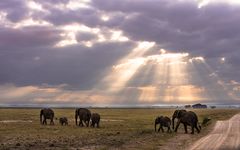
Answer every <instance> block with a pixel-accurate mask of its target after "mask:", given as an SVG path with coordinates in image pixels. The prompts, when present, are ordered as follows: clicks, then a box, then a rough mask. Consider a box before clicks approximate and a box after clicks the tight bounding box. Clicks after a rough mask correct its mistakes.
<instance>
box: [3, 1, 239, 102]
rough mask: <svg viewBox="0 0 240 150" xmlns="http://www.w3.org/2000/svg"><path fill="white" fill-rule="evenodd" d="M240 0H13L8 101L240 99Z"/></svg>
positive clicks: (6, 58)
mask: <svg viewBox="0 0 240 150" xmlns="http://www.w3.org/2000/svg"><path fill="white" fill-rule="evenodd" d="M239 58H240V2H239V1H238V0H4V1H1V2H0V104H64V105H74V104H78V105H158V104H185V103H197V102H202V103H220V104H236V103H239V102H240V59H239Z"/></svg>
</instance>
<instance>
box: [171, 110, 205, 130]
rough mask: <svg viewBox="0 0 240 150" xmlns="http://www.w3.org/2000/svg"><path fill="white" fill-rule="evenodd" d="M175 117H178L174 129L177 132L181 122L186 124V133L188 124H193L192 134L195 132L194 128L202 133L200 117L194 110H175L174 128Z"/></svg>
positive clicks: (173, 117)
mask: <svg viewBox="0 0 240 150" xmlns="http://www.w3.org/2000/svg"><path fill="white" fill-rule="evenodd" d="M175 118H177V119H178V122H177V125H176V128H175V130H174V131H175V132H177V129H178V127H179V125H180V123H182V124H183V125H184V129H185V133H187V126H191V128H192V132H191V134H194V128H195V129H196V130H197V132H198V133H200V129H201V126H199V125H198V117H197V115H196V114H195V113H194V112H192V111H186V110H175V112H174V113H173V116H172V127H173V129H174V120H175Z"/></svg>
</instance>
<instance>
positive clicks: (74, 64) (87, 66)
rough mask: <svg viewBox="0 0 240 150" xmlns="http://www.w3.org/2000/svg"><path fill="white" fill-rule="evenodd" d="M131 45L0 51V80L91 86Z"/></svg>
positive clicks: (108, 44)
mask: <svg viewBox="0 0 240 150" xmlns="http://www.w3.org/2000/svg"><path fill="white" fill-rule="evenodd" d="M132 47H133V44H132V43H102V44H97V45H94V46H93V47H92V48H87V47H84V46H68V47H64V48H52V49H50V48H48V49H41V48H33V49H32V48H28V49H25V50H23V51H21V52H19V51H18V49H16V50H15V51H12V52H6V53H1V54H2V55H0V58H1V59H0V62H1V63H0V64H1V65H0V66H1V68H2V69H1V73H0V74H1V75H0V83H1V84H5V83H12V82H13V83H15V84H17V85H21V86H23V85H41V84H43V83H47V84H50V85H51V84H52V85H58V84H69V85H71V86H73V87H75V88H79V89H89V88H93V87H94V85H95V84H96V83H97V82H98V81H99V80H100V79H101V78H102V77H103V75H104V73H105V72H106V71H107V69H109V67H110V68H111V65H112V64H114V63H115V62H116V61H117V60H118V59H119V58H121V57H123V56H124V55H125V54H127V53H128V52H129V51H130V50H131V49H132ZM36 57H37V58H38V59H37V60H36V59H35V58H36Z"/></svg>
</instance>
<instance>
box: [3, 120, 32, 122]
mask: <svg viewBox="0 0 240 150" xmlns="http://www.w3.org/2000/svg"><path fill="white" fill-rule="evenodd" d="M19 122H20V123H24V122H32V120H1V121H0V123H19Z"/></svg>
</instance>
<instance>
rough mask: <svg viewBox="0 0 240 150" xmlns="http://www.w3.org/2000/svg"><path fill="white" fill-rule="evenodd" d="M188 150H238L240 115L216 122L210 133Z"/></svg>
mask: <svg viewBox="0 0 240 150" xmlns="http://www.w3.org/2000/svg"><path fill="white" fill-rule="evenodd" d="M189 150H240V114H237V115H235V116H233V117H232V118H231V119H229V120H227V121H218V122H217V123H216V125H215V127H214V129H213V131H212V132H211V133H209V134H208V135H207V136H205V137H203V138H201V139H199V140H198V141H196V142H195V143H194V144H193V145H192V146H191V147H190V148H189Z"/></svg>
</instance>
